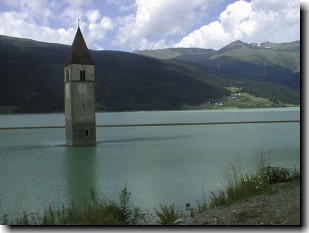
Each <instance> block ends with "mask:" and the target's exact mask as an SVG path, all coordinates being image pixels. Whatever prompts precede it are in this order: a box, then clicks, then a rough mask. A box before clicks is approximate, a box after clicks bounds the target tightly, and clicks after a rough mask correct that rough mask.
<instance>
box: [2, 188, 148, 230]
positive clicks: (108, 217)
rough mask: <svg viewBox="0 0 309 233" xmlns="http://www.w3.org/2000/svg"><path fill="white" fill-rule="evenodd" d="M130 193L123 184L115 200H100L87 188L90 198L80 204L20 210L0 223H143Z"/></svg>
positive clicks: (4, 217)
mask: <svg viewBox="0 0 309 233" xmlns="http://www.w3.org/2000/svg"><path fill="white" fill-rule="evenodd" d="M130 196H131V193H130V192H129V191H128V189H127V187H125V188H124V189H123V190H122V191H121V192H120V196H119V201H118V202H115V201H110V200H105V199H100V198H99V197H98V196H97V195H96V194H95V192H94V191H93V190H91V197H92V199H91V201H89V202H85V203H84V204H82V205H79V206H77V205H75V204H74V203H71V204H70V205H69V206H66V207H65V206H62V208H61V209H55V208H53V207H52V206H49V207H48V208H47V209H46V210H45V211H44V213H43V214H41V213H36V214H34V213H28V212H26V211H25V212H24V213H23V214H22V216H20V217H17V218H16V219H13V220H10V219H9V218H8V216H7V215H3V217H2V220H1V221H0V222H1V223H2V224H3V225H136V224H142V223H143V222H145V219H144V214H143V213H142V211H141V210H140V209H139V208H137V207H132V206H131V204H130Z"/></svg>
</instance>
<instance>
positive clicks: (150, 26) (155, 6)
mask: <svg viewBox="0 0 309 233" xmlns="http://www.w3.org/2000/svg"><path fill="white" fill-rule="evenodd" d="M209 2H210V1H209V0H191V1H187V0H169V1H166V0H156V1H149V0H136V3H137V8H136V12H135V13H134V14H131V15H128V16H125V17H123V18H121V19H119V25H120V26H119V29H118V35H117V37H116V40H115V41H114V44H119V45H123V44H125V43H129V45H131V47H132V48H136V47H137V46H139V45H140V44H145V43H144V42H145V39H146V38H147V41H150V38H152V39H151V41H152V43H149V44H153V45H155V44H158V43H159V44H161V43H162V41H163V40H162V39H164V38H168V37H170V36H175V35H176V36H177V35H184V34H186V33H187V32H188V31H189V30H191V29H192V27H193V25H194V24H195V23H197V22H198V21H199V20H200V19H201V17H202V16H203V17H205V14H206V9H207V6H208V4H209ZM142 40H143V41H144V42H143V41H142Z"/></svg>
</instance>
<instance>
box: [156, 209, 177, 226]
mask: <svg viewBox="0 0 309 233" xmlns="http://www.w3.org/2000/svg"><path fill="white" fill-rule="evenodd" d="M155 212H156V215H157V216H158V217H159V220H158V221H157V222H158V223H159V224H161V225H173V224H175V221H176V220H177V219H178V218H180V217H181V216H182V213H181V212H180V211H178V210H177V209H175V205H170V206H163V205H160V210H157V209H156V208H155Z"/></svg>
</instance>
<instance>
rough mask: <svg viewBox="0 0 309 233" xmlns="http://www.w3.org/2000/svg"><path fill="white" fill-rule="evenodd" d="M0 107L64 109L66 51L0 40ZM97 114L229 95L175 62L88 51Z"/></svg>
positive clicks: (201, 74)
mask: <svg viewBox="0 0 309 233" xmlns="http://www.w3.org/2000/svg"><path fill="white" fill-rule="evenodd" d="M0 50H1V53H0V106H1V107H2V109H6V110H7V109H8V110H7V111H8V112H55V111H58V112H59V111H63V110H64V106H63V105H64V104H63V102H64V100H63V98H64V97H63V96H64V84H63V66H64V62H65V60H66V58H67V56H68V54H69V50H70V46H66V45H60V44H50V43H43V42H37V41H33V40H28V39H17V38H12V37H6V36H0ZM91 54H92V57H93V60H94V62H95V64H96V70H95V71H96V103H97V110H105V111H123V110H154V109H179V108H181V106H182V105H199V104H201V103H203V102H206V101H211V100H215V99H220V98H222V97H223V96H226V95H229V93H230V91H229V90H227V89H225V88H224V87H223V86H222V85H220V84H218V83H216V82H212V81H209V80H211V79H212V77H213V76H212V75H209V74H207V73H206V72H203V71H201V72H198V71H196V70H192V68H191V67H190V66H188V67H185V66H182V65H181V64H178V63H177V62H176V63H175V62H174V63H173V62H165V61H162V60H159V59H154V58H149V57H145V56H140V55H136V54H132V53H126V52H118V51H91Z"/></svg>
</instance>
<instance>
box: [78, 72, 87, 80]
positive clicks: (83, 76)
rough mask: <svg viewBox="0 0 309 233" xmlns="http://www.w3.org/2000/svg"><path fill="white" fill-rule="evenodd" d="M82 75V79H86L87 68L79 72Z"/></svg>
mask: <svg viewBox="0 0 309 233" xmlns="http://www.w3.org/2000/svg"><path fill="white" fill-rule="evenodd" d="M79 75H80V81H86V70H81V71H80V72H79Z"/></svg>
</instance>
